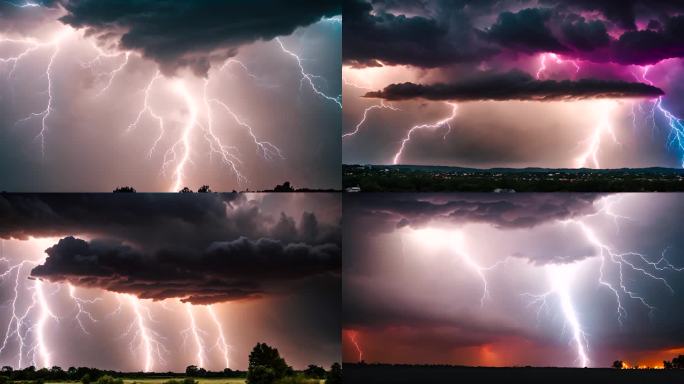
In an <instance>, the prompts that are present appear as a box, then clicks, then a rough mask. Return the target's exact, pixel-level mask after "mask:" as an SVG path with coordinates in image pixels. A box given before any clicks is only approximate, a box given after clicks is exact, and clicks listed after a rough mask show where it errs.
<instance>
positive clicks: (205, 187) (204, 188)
mask: <svg viewBox="0 0 684 384" xmlns="http://www.w3.org/2000/svg"><path fill="white" fill-rule="evenodd" d="M197 193H211V189H210V188H209V186H208V185H203V186H201V187H200V188H199V189H198V190H197Z"/></svg>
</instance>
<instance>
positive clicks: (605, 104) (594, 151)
mask: <svg viewBox="0 0 684 384" xmlns="http://www.w3.org/2000/svg"><path fill="white" fill-rule="evenodd" d="M597 103H598V106H597V113H598V115H599V117H598V122H597V123H596V126H595V127H594V130H593V131H592V134H591V136H590V137H589V138H588V139H587V142H588V144H587V147H586V149H585V150H584V152H582V153H581V154H580V155H579V156H578V157H577V158H576V159H575V165H576V167H577V168H584V167H586V166H587V165H588V164H589V160H590V159H591V164H592V166H593V167H594V168H601V164H600V163H599V159H598V153H599V150H600V149H601V141H602V138H603V136H605V135H608V136H610V137H611V138H612V140H613V142H614V143H615V144H620V142H619V141H618V139H617V136H616V134H615V131H614V130H613V124H612V123H611V114H612V111H613V110H614V109H615V107H616V106H617V103H616V102H614V101H610V100H601V101H598V102H597Z"/></svg>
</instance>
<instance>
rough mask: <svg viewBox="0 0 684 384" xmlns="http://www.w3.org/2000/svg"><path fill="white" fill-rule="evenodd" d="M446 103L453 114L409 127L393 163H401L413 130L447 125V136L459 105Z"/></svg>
mask: <svg viewBox="0 0 684 384" xmlns="http://www.w3.org/2000/svg"><path fill="white" fill-rule="evenodd" d="M446 104H448V105H449V106H451V114H450V115H449V116H448V117H447V118H445V119H442V120H439V121H437V122H435V123H432V124H420V125H414V126H413V127H411V129H409V131H408V132H407V134H406V136H405V137H404V139H403V140H402V141H401V147H400V148H399V150H398V151H397V153H395V154H394V158H393V159H392V164H394V165H396V164H398V163H399V159H400V158H401V155H402V153H403V152H404V148H406V145H407V143H408V142H409V141H411V135H412V134H413V132H415V131H418V130H421V129H437V128H440V127H443V126H446V127H447V128H448V131H447V133H446V134H445V135H444V138H446V135H448V134H449V132H451V124H450V122H451V121H452V120H453V119H454V118H455V117H456V111H457V108H458V106H457V105H456V104H454V103H446Z"/></svg>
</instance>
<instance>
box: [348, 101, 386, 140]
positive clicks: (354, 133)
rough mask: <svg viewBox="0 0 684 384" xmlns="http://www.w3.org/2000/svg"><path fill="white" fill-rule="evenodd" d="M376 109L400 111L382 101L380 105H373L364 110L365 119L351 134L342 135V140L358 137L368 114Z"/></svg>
mask: <svg viewBox="0 0 684 384" xmlns="http://www.w3.org/2000/svg"><path fill="white" fill-rule="evenodd" d="M374 109H389V110H392V111H398V110H399V108H396V107H393V106H391V105H387V104H385V102H384V101H380V104H375V105H371V106H370V107H368V108H366V109H364V111H363V118H362V119H361V121H359V122H358V123H357V124H356V126H355V127H354V130H353V131H351V132H347V133H345V134H343V135H342V138H343V139H344V138H346V137H350V136H354V135H356V134H357V133H358V132H359V130H360V129H361V126H362V125H363V123H365V122H366V118H367V117H368V112H370V111H372V110H374Z"/></svg>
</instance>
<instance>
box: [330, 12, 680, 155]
mask: <svg viewBox="0 0 684 384" xmlns="http://www.w3.org/2000/svg"><path fill="white" fill-rule="evenodd" d="M344 5H345V6H344V18H345V22H344V26H343V74H342V76H343V82H344V87H343V93H344V106H345V108H344V113H343V128H342V131H343V161H344V162H345V163H347V164H359V163H361V164H367V163H372V164H393V163H397V164H425V165H452V166H468V167H480V168H487V167H514V168H519V167H530V166H534V167H564V168H577V167H590V168H619V167H647V166H667V167H680V166H681V164H682V156H683V154H684V151H683V150H682V149H683V148H684V144H683V142H682V139H683V138H684V136H683V135H682V134H683V133H684V125H682V123H681V121H680V120H679V119H678V117H679V116H684V109H682V108H681V106H680V105H681V102H680V101H681V99H682V97H683V95H684V90H683V89H682V87H681V84H682V83H683V82H682V77H683V76H684V74H683V72H682V68H683V67H682V61H681V58H682V57H684V44H683V43H682V41H684V40H683V39H684V16H683V15H682V14H683V13H684V5H682V3H681V2H678V1H645V0H628V1H620V2H616V1H610V0H591V1H574V0H572V1H570V0H568V1H565V0H537V1H528V0H510V1H508V0H498V1H494V0H492V1H490V0H486V1H431V0H405V1H395V0H373V1H369V0H345V2H344ZM369 108H370V109H369ZM364 111H366V113H365V115H364ZM364 116H365V119H364ZM414 127H415V128H414ZM412 128H413V129H412Z"/></svg>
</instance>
